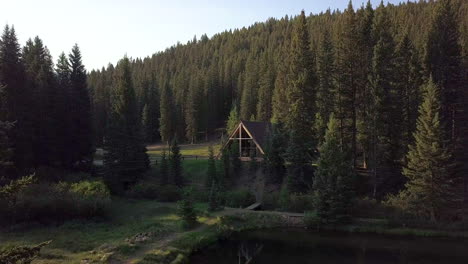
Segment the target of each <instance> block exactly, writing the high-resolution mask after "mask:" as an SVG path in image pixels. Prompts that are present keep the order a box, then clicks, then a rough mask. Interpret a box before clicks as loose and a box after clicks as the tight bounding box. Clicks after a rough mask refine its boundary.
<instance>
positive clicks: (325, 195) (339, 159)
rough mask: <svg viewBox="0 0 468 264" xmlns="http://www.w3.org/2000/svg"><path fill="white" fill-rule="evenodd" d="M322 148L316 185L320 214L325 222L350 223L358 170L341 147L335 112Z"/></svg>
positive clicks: (315, 201)
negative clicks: (354, 168)
mask: <svg viewBox="0 0 468 264" xmlns="http://www.w3.org/2000/svg"><path fill="white" fill-rule="evenodd" d="M319 150H320V157H319V159H318V161H317V170H316V172H315V178H314V186H313V189H314V203H315V208H316V212H317V216H318V217H319V218H320V219H321V221H322V223H324V224H334V223H343V222H346V221H348V220H349V219H350V209H351V206H352V203H353V197H354V192H353V187H354V182H353V181H354V172H353V165H352V160H351V159H350V156H349V154H348V153H346V151H343V148H342V146H341V143H340V131H339V124H338V120H337V119H335V118H334V117H333V115H332V116H330V120H329V122H328V127H327V132H326V134H325V140H324V142H323V144H322V145H321V146H320V148H319Z"/></svg>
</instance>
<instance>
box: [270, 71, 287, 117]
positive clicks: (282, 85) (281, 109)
mask: <svg viewBox="0 0 468 264" xmlns="http://www.w3.org/2000/svg"><path fill="white" fill-rule="evenodd" d="M285 64H286V63H285V62H280V63H279V65H278V71H277V74H276V78H275V86H274V90H273V99H272V117H271V122H273V123H277V124H278V123H281V124H285V123H286V119H287V118H286V117H287V114H288V109H289V105H288V100H285V99H286V98H287V85H288V84H287V69H286V68H287V67H286V65H285Z"/></svg>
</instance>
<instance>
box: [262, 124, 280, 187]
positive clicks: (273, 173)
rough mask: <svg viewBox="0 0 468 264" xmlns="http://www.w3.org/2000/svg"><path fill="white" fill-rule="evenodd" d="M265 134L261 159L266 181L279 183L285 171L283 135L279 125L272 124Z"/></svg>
mask: <svg viewBox="0 0 468 264" xmlns="http://www.w3.org/2000/svg"><path fill="white" fill-rule="evenodd" d="M267 135H268V136H267V139H266V144H265V148H264V150H265V156H264V161H263V163H264V168H265V175H266V180H267V182H268V183H272V184H279V183H281V182H282V181H283V178H284V174H285V171H286V168H285V160H284V152H285V142H284V141H285V137H284V136H283V134H282V131H281V129H280V127H279V125H273V126H272V127H271V128H270V131H269V133H268V134H267Z"/></svg>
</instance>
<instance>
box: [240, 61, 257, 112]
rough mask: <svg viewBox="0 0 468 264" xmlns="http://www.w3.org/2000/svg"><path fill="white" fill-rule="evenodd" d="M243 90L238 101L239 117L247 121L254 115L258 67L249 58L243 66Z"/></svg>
mask: <svg viewBox="0 0 468 264" xmlns="http://www.w3.org/2000/svg"><path fill="white" fill-rule="evenodd" d="M244 77H245V79H244V88H243V90H242V97H241V101H240V117H241V119H242V120H249V119H250V118H251V116H252V115H255V113H256V105H257V91H258V66H257V63H256V61H255V58H253V57H252V56H250V57H249V59H248V60H247V63H246V66H245V75H244Z"/></svg>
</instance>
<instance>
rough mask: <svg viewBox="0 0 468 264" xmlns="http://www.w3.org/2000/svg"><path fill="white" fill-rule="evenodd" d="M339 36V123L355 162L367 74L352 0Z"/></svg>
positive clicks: (337, 63) (337, 115)
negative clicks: (359, 98)
mask: <svg viewBox="0 0 468 264" xmlns="http://www.w3.org/2000/svg"><path fill="white" fill-rule="evenodd" d="M341 23H342V24H341V30H340V38H339V42H338V44H337V48H336V67H337V71H338V72H339V74H338V78H337V94H338V96H337V110H336V112H335V114H336V118H337V119H338V120H339V124H340V137H341V141H342V142H343V147H346V148H349V149H350V150H351V154H352V156H353V161H354V162H353V163H354V164H356V158H357V132H358V131H357V119H358V109H359V105H358V95H360V94H362V91H361V90H360V89H361V88H364V87H365V82H366V79H367V76H365V75H364V74H363V73H364V71H363V69H362V67H363V65H362V62H361V60H363V59H364V58H365V57H364V56H363V55H362V54H360V52H359V51H360V50H362V49H361V43H362V42H361V40H360V36H359V34H358V24H357V18H356V13H355V12H354V8H353V5H352V2H351V1H349V4H348V7H347V9H346V10H345V12H344V13H343V17H342V22H341Z"/></svg>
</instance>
